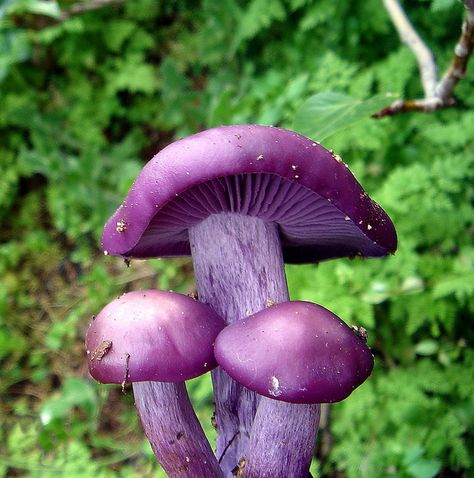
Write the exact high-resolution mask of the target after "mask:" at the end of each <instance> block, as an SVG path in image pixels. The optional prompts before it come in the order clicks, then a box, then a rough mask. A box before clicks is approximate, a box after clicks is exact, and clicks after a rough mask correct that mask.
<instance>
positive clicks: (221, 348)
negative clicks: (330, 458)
mask: <svg viewBox="0 0 474 478" xmlns="http://www.w3.org/2000/svg"><path fill="white" fill-rule="evenodd" d="M215 356H216V359H217V362H218V363H219V365H220V366H221V367H222V368H223V369H224V370H225V371H226V372H227V373H228V374H229V375H230V376H231V377H232V378H233V379H234V380H236V381H238V382H239V383H241V384H242V385H244V386H245V387H246V388H249V389H250V390H252V391H254V392H257V393H258V394H260V395H263V396H264V397H268V398H262V400H261V401H260V404H259V406H258V409H257V413H256V416H255V420H254V423H253V427H252V432H251V436H250V447H249V451H248V454H247V458H246V463H245V477H246V478H265V477H268V478H287V477H288V476H292V477H294V478H306V477H307V476H308V470H309V467H310V464H311V458H312V456H313V451H314V446H315V441H316V434H317V430H318V422H319V411H320V406H319V404H320V403H327V402H338V401H341V400H344V399H345V398H346V397H347V396H349V395H350V394H351V393H352V391H353V390H354V389H355V388H356V387H358V386H359V385H360V384H361V383H362V382H364V381H365V380H366V379H367V377H368V376H369V375H370V373H371V372H372V368H373V364H374V362H373V356H372V353H371V351H370V349H369V348H368V347H367V345H366V344H365V342H364V341H363V340H362V339H361V338H360V337H359V336H357V335H356V334H355V332H354V331H353V329H351V328H350V327H348V326H347V325H346V324H345V323H344V322H343V321H342V320H341V319H339V318H338V317H337V316H336V315H334V314H333V313H332V312H330V311H329V310H327V309H325V308H324V307H321V306H320V305H316V304H312V303H309V302H286V303H282V304H278V305H274V306H272V307H269V308H267V309H265V310H262V311H260V312H257V313H256V314H255V315H252V316H250V317H247V318H245V319H243V320H241V321H239V322H236V323H234V324H232V325H230V326H228V327H226V328H225V329H224V330H223V331H222V332H221V333H220V334H219V335H218V336H217V339H216V343H215ZM296 437H298V438H296ZM299 437H302V438H303V440H301V439H299Z"/></svg>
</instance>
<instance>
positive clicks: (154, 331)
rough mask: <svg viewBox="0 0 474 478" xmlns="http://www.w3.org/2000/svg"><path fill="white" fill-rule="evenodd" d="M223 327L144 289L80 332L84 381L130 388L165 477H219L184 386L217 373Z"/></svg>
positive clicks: (181, 299) (192, 304)
mask: <svg viewBox="0 0 474 478" xmlns="http://www.w3.org/2000/svg"><path fill="white" fill-rule="evenodd" d="M224 325H225V324H224V321H223V320H222V319H221V318H220V317H219V316H218V315H217V314H216V313H215V312H214V311H213V310H212V309H211V308H210V307H209V306H207V305H205V304H202V303H200V302H198V301H195V300H193V299H192V298H190V297H187V296H184V295H181V294H177V293H174V292H164V291H158V290H146V291H136V292H130V293H128V294H124V295H122V296H121V297H119V298H118V299H116V300H114V301H113V302H111V303H110V304H108V305H107V306H105V308H104V309H103V310H102V311H101V312H100V313H99V314H98V315H97V317H96V318H95V320H94V321H93V322H92V323H91V325H90V327H89V330H88V332H87V336H86V349H87V356H88V361H89V371H90V373H91V375H92V376H93V377H94V378H95V379H96V380H98V381H99V382H102V383H117V384H124V383H127V382H128V383H132V387H133V393H134V398H135V405H136V407H137V410H138V414H139V416H140V419H141V422H142V425H143V428H144V431H145V434H146V436H147V437H148V439H149V441H150V443H151V446H152V448H153V451H154V453H155V455H156V457H157V459H158V461H159V462H160V464H161V466H162V467H163V469H164V470H165V471H166V473H167V474H168V476H170V477H175V478H184V477H189V478H193V477H194V478H202V477H204V476H206V477H210V478H214V477H216V478H221V477H223V475H222V472H221V470H220V468H219V464H218V462H217V459H216V457H215V456H214V454H213V452H212V450H211V447H210V445H209V443H208V441H207V439H206V437H205V435H204V432H203V430H202V428H201V425H200V424H199V421H198V419H197V417H196V415H195V413H194V410H193V408H192V405H191V402H190V400H189V397H188V394H187V391H186V386H185V384H184V381H185V380H188V379H190V378H194V377H197V376H199V375H202V374H203V373H205V372H207V371H209V370H211V369H212V368H214V367H215V366H216V362H215V359H214V356H213V343H214V340H215V337H216V336H217V334H218V333H219V332H220V331H221V329H222V328H223V327H224Z"/></svg>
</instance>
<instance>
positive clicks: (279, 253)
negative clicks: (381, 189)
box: [102, 125, 397, 477]
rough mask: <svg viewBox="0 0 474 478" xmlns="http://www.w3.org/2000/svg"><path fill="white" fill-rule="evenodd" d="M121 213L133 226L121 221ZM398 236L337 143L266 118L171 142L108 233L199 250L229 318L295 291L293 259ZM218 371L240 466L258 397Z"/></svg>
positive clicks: (217, 385) (137, 249)
mask: <svg viewBox="0 0 474 478" xmlns="http://www.w3.org/2000/svg"><path fill="white" fill-rule="evenodd" d="M256 158H260V159H259V160H257V159H256ZM262 158H263V159H262ZM119 221H123V222H124V223H125V224H126V230H124V231H122V232H118V231H117V222H119ZM369 225H370V228H369V227H368V226H369ZM396 245H397V237H396V233H395V228H394V226H393V224H392V222H391V220H390V218H389V217H388V216H387V214H386V213H385V212H384V211H383V209H382V208H381V207H380V206H379V205H378V204H376V203H375V202H374V201H372V200H371V199H370V198H369V196H368V195H367V194H366V193H365V191H364V190H363V189H362V187H361V185H360V184H359V183H358V182H357V180H356V179H355V178H354V176H353V175H352V174H351V172H350V171H349V169H348V168H347V166H346V165H345V164H344V163H343V162H342V161H340V160H338V159H337V158H335V157H334V153H332V152H331V151H328V150H327V149H325V148H324V147H322V146H321V145H320V144H319V143H316V142H314V141H313V140H311V139H309V138H306V137H304V136H301V135H299V134H297V133H295V132H293V131H289V130H285V129H280V128H272V127H267V126H258V125H239V126H222V127H219V128H213V129H210V130H207V131H204V132H202V133H198V134H195V135H192V136H190V137H188V138H185V139H182V140H180V141H176V142H175V143H173V144H171V145H169V146H167V147H166V148H165V149H163V150H162V151H160V152H159V153H158V154H157V155H156V156H155V157H154V158H153V159H152V160H151V161H150V162H149V163H148V164H147V165H146V166H145V167H144V169H143V170H142V172H141V173H140V175H139V176H138V178H137V179H136V181H135V183H134V184H133V186H132V188H131V190H130V191H129V193H128V195H127V197H126V199H125V201H124V202H123V204H122V207H120V208H119V209H118V210H117V212H116V213H115V214H114V215H113V216H112V217H111V218H110V219H109V221H108V222H107V224H106V225H105V227H104V231H103V234H102V247H103V249H104V250H106V251H108V253H109V254H111V255H118V256H122V257H127V258H142V259H143V258H150V257H166V256H177V255H189V254H192V257H193V263H194V271H195V275H196V282H197V289H198V294H199V299H200V300H201V301H202V302H204V303H207V304H209V305H211V306H212V307H213V309H214V310H215V311H216V312H217V313H218V314H219V315H221V316H222V317H223V318H224V319H225V320H226V322H227V323H229V324H231V323H233V322H235V321H238V320H240V319H242V318H244V317H246V316H248V315H251V314H254V313H256V312H258V311H259V310H262V309H264V308H265V306H266V304H267V302H268V301H271V302H273V303H279V302H286V301H288V300H289V297H288V290H287V284H286V278H285V271H284V262H289V263H304V262H319V261H321V260H326V259H332V258H337V257H382V256H385V255H387V254H390V253H393V252H394V251H395V249H396ZM212 377H213V385H214V394H215V402H216V418H217V427H218V429H217V431H218V438H217V454H218V456H219V457H220V459H221V466H222V469H223V470H224V473H225V476H226V477H232V470H233V469H234V468H235V467H236V466H237V465H238V463H239V461H240V459H241V458H242V457H243V456H245V455H246V453H247V450H248V447H249V436H250V429H251V427H252V422H253V418H254V415H255V413H256V410H257V406H258V401H259V397H258V396H256V395H255V394H254V393H253V392H250V391H249V390H247V389H243V388H242V387H241V386H240V385H239V384H238V383H235V382H233V381H232V379H230V378H229V376H228V375H227V374H225V373H223V372H222V371H221V370H220V368H216V369H215V370H214V371H213V372H212Z"/></svg>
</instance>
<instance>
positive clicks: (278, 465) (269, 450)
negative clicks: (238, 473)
mask: <svg viewBox="0 0 474 478" xmlns="http://www.w3.org/2000/svg"><path fill="white" fill-rule="evenodd" d="M320 408H321V407H320V405H319V404H316V405H304V404H296V403H286V402H281V401H277V400H272V399H270V398H266V397H262V399H261V400H260V404H259V406H258V410H257V413H256V415H255V421H254V423H253V428H252V434H251V436H250V448H249V452H248V456H247V460H246V464H245V478H288V477H291V478H307V477H308V470H309V467H310V466H311V459H312V457H313V454H314V448H315V445H316V435H317V433H318V425H319V414H320Z"/></svg>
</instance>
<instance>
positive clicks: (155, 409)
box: [132, 382, 224, 478]
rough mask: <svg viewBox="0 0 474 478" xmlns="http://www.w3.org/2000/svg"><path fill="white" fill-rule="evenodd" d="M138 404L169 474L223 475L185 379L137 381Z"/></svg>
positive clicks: (173, 477) (188, 477) (181, 477)
mask: <svg viewBox="0 0 474 478" xmlns="http://www.w3.org/2000/svg"><path fill="white" fill-rule="evenodd" d="M132 386H133V394H134V397H135V405H136V407H137V410H138V414H139V416H140V420H141V422H142V426H143V429H144V431H145V434H146V436H147V437H148V440H149V441H150V443H151V447H152V448H153V452H154V453H155V456H156V458H157V460H158V461H159V463H160V465H161V466H162V467H163V469H164V470H165V472H166V473H167V475H168V476H169V477H170V478H204V477H206V478H223V476H224V475H223V473H222V471H221V469H220V467H219V464H218V463H217V460H216V457H215V456H214V453H213V452H212V450H211V447H210V445H209V442H208V441H207V438H206V436H205V435H204V432H203V430H202V427H201V425H200V423H199V420H198V419H197V417H196V414H195V413H194V410H193V407H192V405H191V402H190V400H189V396H188V393H187V391H186V386H185V384H184V382H181V383H168V382H135V383H133V385H132Z"/></svg>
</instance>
